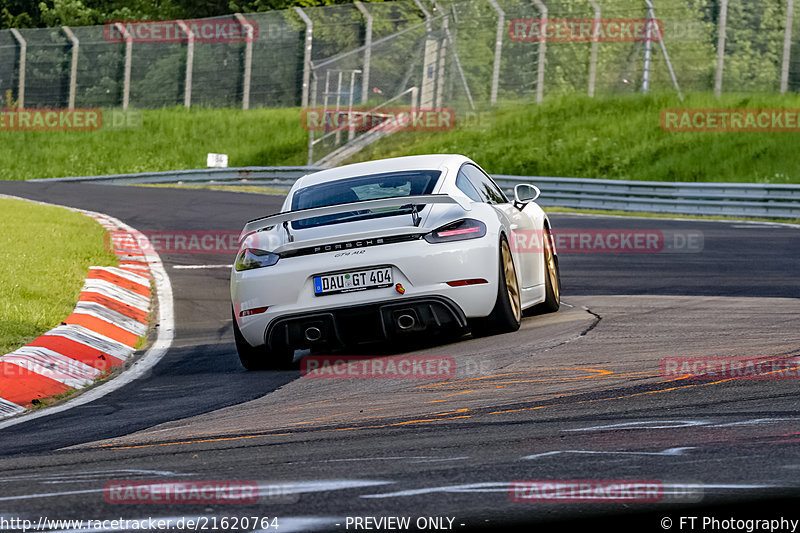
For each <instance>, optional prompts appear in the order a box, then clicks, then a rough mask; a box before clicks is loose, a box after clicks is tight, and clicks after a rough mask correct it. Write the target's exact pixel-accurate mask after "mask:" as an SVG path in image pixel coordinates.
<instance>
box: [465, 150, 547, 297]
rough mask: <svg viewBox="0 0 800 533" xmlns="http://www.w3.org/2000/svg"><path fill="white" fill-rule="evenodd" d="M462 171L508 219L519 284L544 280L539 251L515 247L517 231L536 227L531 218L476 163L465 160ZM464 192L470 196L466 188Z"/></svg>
mask: <svg viewBox="0 0 800 533" xmlns="http://www.w3.org/2000/svg"><path fill="white" fill-rule="evenodd" d="M461 174H463V175H464V177H466V178H467V179H468V180H469V182H470V183H471V184H472V185H473V187H474V188H475V190H476V191H477V194H479V195H480V197H481V201H483V202H486V203H488V204H491V205H492V206H493V207H494V208H495V209H497V210H498V211H499V212H500V213H502V215H503V218H505V219H506V221H507V223H508V225H509V230H510V231H511V234H510V235H508V240H509V243H508V244H509V246H510V248H511V254H512V256H513V257H514V264H515V265H516V268H517V278H518V279H519V283H520V286H521V287H522V288H528V287H533V286H535V285H538V284H540V283H542V282H543V280H542V276H541V275H537V273H538V270H539V269H537V268H536V265H537V264H538V263H539V261H537V257H536V254H535V253H530V252H531V250H530V249H527V248H526V249H522V248H520V247H518V246H515V243H514V242H512V241H513V240H514V239H515V235H516V233H517V232H526V233H527V232H529V231H530V230H532V229H533V221H532V220H531V218H530V217H529V216H528V214H527V213H525V212H524V211H521V210H519V209H517V208H516V207H515V206H514V205H513V204H512V203H511V202H510V201H509V199H508V197H506V195H505V193H503V190H502V189H501V188H500V187H498V185H497V184H496V183H495V182H494V180H492V178H490V177H489V175H488V174H486V173H485V172H484V171H483V170H481V169H480V168H478V167H477V166H476V165H472V164H470V163H465V164H464V165H462V166H461V169H460V171H459V175H461ZM459 188H461V187H459ZM462 190H463V189H462ZM464 192H465V193H466V194H467V195H468V196H469V193H467V191H464Z"/></svg>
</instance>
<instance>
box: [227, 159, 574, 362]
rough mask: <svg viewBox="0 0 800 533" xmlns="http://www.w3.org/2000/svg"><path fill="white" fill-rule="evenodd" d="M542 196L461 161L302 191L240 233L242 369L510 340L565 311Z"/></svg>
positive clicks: (392, 168) (237, 270)
mask: <svg viewBox="0 0 800 533" xmlns="http://www.w3.org/2000/svg"><path fill="white" fill-rule="evenodd" d="M538 195H539V190H538V189H537V188H536V187H534V186H532V185H528V184H520V185H517V186H516V187H515V189H514V197H513V198H512V199H509V198H508V197H507V196H506V194H505V193H504V192H503V190H502V189H501V188H500V187H498V186H497V184H496V183H495V182H494V181H493V180H492V179H491V178H490V177H489V175H488V174H487V173H486V172H484V171H483V170H482V169H481V168H480V167H479V166H478V165H477V164H476V163H475V162H473V161H472V160H470V159H469V158H467V157H464V156H461V155H424V156H409V157H399V158H393V159H384V160H379V161H371V162H366V163H357V164H353V165H347V166H342V167H338V168H333V169H329V170H324V171H321V172H317V173H314V174H309V175H306V176H304V177H302V178H300V179H299V180H297V181H296V182H295V183H294V185H293V186H292V188H291V190H290V191H289V193H288V195H287V196H286V199H285V201H284V204H283V207H282V209H281V212H280V213H278V214H275V215H270V216H266V217H264V218H259V219H256V220H252V221H250V222H248V223H247V224H246V225H245V227H244V229H243V231H242V235H241V238H240V250H239V252H238V253H237V256H236V260H235V263H234V266H233V269H232V271H231V300H232V313H233V329H234V335H235V340H236V347H237V350H238V353H239V358H240V360H241V362H242V364H243V365H244V367H245V368H247V369H256V368H282V367H286V366H288V365H290V364H291V362H292V360H293V357H294V352H295V350H297V349H312V350H315V349H324V350H329V349H330V350H335V349H341V348H344V347H347V346H353V345H357V344H365V343H370V342H381V341H390V342H391V341H394V340H397V339H403V338H407V337H408V336H412V335H424V334H429V333H434V332H445V331H457V332H465V331H466V330H467V328H469V329H470V330H471V331H472V332H473V334H480V335H483V334H490V333H500V332H511V331H515V330H517V329H518V328H519V327H520V322H521V319H522V316H523V313H524V312H526V311H527V310H535V311H542V312H552V311H556V310H557V309H558V307H559V275H558V256H557V254H556V249H555V246H554V242H553V239H552V236H551V233H550V221H549V219H548V217H547V215H546V214H545V213H544V211H542V209H541V208H540V207H539V206H538V205H537V204H536V203H535V201H534V200H535V199H536V198H537V197H538ZM534 243H535V244H534Z"/></svg>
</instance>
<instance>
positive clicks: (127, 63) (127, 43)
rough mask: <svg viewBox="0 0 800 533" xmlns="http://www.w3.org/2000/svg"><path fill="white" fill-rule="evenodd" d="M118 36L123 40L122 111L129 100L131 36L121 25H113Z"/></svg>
mask: <svg viewBox="0 0 800 533" xmlns="http://www.w3.org/2000/svg"><path fill="white" fill-rule="evenodd" d="M114 26H116V28H117V30H119V32H120V34H122V36H123V37H124V38H125V78H124V81H123V85H122V110H123V111H127V110H128V103H129V102H130V98H131V50H132V48H133V36H132V35H131V34H130V32H128V29H127V28H125V26H123V25H122V24H121V23H119V22H117V23H116V24H114Z"/></svg>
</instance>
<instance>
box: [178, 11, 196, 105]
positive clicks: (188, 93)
mask: <svg viewBox="0 0 800 533" xmlns="http://www.w3.org/2000/svg"><path fill="white" fill-rule="evenodd" d="M178 26H180V28H181V31H182V32H183V33H185V34H186V37H187V39H188V42H187V44H186V76H185V77H184V80H183V82H184V83H183V107H192V67H193V65H194V33H192V30H191V29H190V28H189V26H188V25H187V24H186V23H185V22H184V21H182V20H179V21H178Z"/></svg>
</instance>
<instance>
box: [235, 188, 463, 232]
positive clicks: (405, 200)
mask: <svg viewBox="0 0 800 533" xmlns="http://www.w3.org/2000/svg"><path fill="white" fill-rule="evenodd" d="M428 204H457V205H459V206H461V208H462V209H463V210H464V211H469V210H471V209H472V206H471V205H470V203H469V201H467V200H464V199H461V198H456V197H455V196H450V195H449V194H421V195H417V196H397V197H393V198H380V199H378V200H361V201H359V202H349V203H346V204H336V205H328V206H325V207H311V208H309V209H298V210H297V211H286V212H284V213H278V214H275V215H269V216H266V217H263V218H257V219H255V220H251V221H250V222H248V223H247V224H245V226H244V229H243V230H242V234H241V236H240V237H239V241H240V242H241V241H242V240H243V239H244V238H245V237H246V236H247V235H249V234H251V233H254V232H256V231H261V230H262V229H266V228H269V227H271V226H279V225H281V224H288V223H289V222H293V221H295V220H306V219H309V218H316V217H321V216H325V215H336V214H339V213H348V212H350V211H360V210H362V209H382V208H387V207H402V206H405V205H410V206H419V205H428Z"/></svg>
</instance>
